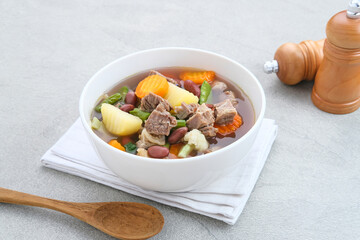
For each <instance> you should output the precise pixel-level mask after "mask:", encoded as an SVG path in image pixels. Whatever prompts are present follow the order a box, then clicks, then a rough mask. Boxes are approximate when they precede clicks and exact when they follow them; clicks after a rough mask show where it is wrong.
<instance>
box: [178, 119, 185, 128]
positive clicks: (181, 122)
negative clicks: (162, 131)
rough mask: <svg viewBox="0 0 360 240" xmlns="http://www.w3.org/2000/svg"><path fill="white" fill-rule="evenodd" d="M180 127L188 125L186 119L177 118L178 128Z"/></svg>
mask: <svg viewBox="0 0 360 240" xmlns="http://www.w3.org/2000/svg"><path fill="white" fill-rule="evenodd" d="M179 127H186V121H185V120H176V128H179Z"/></svg>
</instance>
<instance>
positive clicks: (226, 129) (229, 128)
mask: <svg viewBox="0 0 360 240" xmlns="http://www.w3.org/2000/svg"><path fill="white" fill-rule="evenodd" d="M242 123H243V122H242V118H241V116H240V115H239V114H236V115H235V117H234V121H233V122H232V123H230V124H228V125H224V126H220V125H217V124H214V127H215V128H217V129H218V133H219V134H221V135H228V134H230V133H233V132H235V131H236V129H238V128H239V127H240V126H241V125H242Z"/></svg>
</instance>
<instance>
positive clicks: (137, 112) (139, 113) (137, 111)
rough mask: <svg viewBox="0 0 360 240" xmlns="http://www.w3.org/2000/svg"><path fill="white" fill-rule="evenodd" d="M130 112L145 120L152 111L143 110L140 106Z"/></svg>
mask: <svg viewBox="0 0 360 240" xmlns="http://www.w3.org/2000/svg"><path fill="white" fill-rule="evenodd" d="M129 113H130V114H132V115H134V116H137V117H139V118H140V119H141V120H143V121H145V120H146V119H148V117H149V116H150V113H148V112H144V111H141V110H140V109H138V108H134V110H131V111H130V112H129Z"/></svg>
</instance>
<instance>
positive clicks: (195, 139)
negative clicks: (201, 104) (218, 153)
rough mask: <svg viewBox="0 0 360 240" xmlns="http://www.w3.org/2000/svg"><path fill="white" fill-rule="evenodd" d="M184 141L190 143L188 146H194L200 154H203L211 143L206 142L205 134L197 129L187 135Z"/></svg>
mask: <svg viewBox="0 0 360 240" xmlns="http://www.w3.org/2000/svg"><path fill="white" fill-rule="evenodd" d="M184 140H185V141H186V142H188V144H192V145H194V148H195V149H196V150H197V151H199V152H203V151H205V150H206V149H208V148H209V143H208V142H207V141H206V138H205V136H204V134H202V133H201V132H200V131H199V130H197V129H193V130H191V131H190V132H188V133H186V134H185V137H184Z"/></svg>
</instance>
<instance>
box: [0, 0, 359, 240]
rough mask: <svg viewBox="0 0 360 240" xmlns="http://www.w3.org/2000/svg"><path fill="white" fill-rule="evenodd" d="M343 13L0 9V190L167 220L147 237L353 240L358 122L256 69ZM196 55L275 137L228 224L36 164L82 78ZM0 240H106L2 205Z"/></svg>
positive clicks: (238, 7) (44, 213)
mask: <svg viewBox="0 0 360 240" xmlns="http://www.w3.org/2000/svg"><path fill="white" fill-rule="evenodd" d="M347 3H348V1H345V0H343V1H339V0H331V1H326V3H325V2H323V1H310V0H303V1H298V0H288V1H280V0H276V1H244V0H233V1H190V0H186V1H165V0H164V1H115V0H112V1H110V0H103V1H98V0H91V1H73V0H71V1H70V0H63V1H59V0H58V1H56V0H52V1H45V0H43V1H41V0H33V1H30V0H29V1H11V0H9V1H5V0H1V1H0V119H1V124H0V186H2V187H6V188H11V189H14V190H18V191H24V192H28V193H33V194H37V195H41V196H46V197H50V198H57V199H62V200H68V201H79V202H83V201H136V202H143V203H147V204H151V205H153V206H155V207H157V208H158V209H159V210H160V211H161V212H162V213H163V214H164V216H165V220H166V223H165V226H164V229H163V231H162V232H161V233H160V234H158V235H157V236H155V237H154V239H317V240H319V239H359V238H360V230H359V226H360V203H359V202H360V200H359V199H360V177H359V173H360V146H359V145H360V144H359V142H360V141H359V140H360V137H359V136H360V110H358V111H356V112H354V113H352V114H347V115H332V114H328V113H325V112H322V111H320V110H318V109H317V108H316V107H314V106H313V104H312V102H311V100H310V93H311V88H312V83H311V82H307V83H301V84H299V85H297V86H286V85H284V84H282V83H281V82H280V81H279V80H278V79H277V78H276V75H266V74H264V73H263V71H262V66H263V63H264V62H265V61H266V60H270V59H272V57H273V54H274V52H275V51H276V49H277V47H279V46H280V45H281V44H282V43H285V42H296V43H298V42H300V41H302V40H306V39H312V40H318V39H321V38H324V37H325V26H326V23H327V21H328V20H329V18H330V17H331V16H332V15H334V14H335V13H337V12H339V11H341V10H343V9H345V8H346V6H347ZM164 46H184V47H194V48H201V49H206V50H210V51H214V52H217V53H220V54H223V55H225V56H228V57H230V58H232V59H234V60H237V61H238V62H240V63H242V64H243V65H244V66H245V67H247V68H248V69H249V70H250V71H252V72H253V73H254V74H255V75H256V76H257V77H258V78H259V80H260V82H261V84H262V85H263V87H264V90H265V94H266V96H267V110H266V114H265V115H266V117H267V118H273V119H275V120H276V121H277V123H278V125H279V134H278V138H277V139H276V142H275V144H274V146H273V149H272V152H271V153H270V156H269V158H268V161H267V163H266V165H265V167H264V169H263V171H262V174H261V176H260V178H259V180H258V182H257V185H256V187H255V189H254V191H253V193H252V195H251V197H250V199H249V202H248V204H247V205H246V207H245V210H244V212H243V213H242V215H241V216H240V218H239V220H238V222H237V223H236V224H235V225H234V226H229V225H227V224H225V223H222V222H219V221H217V220H213V219H210V218H208V217H204V216H201V215H198V214H194V213H189V212H186V211H183V210H179V209H176V208H172V207H169V206H165V205H162V204H158V203H156V202H152V201H149V200H146V199H142V198H139V197H135V196H132V195H129V194H127V193H123V192H120V191H117V190H114V189H111V188H109V187H105V186H102V185H100V184H97V183H94V182H91V181H88V180H84V179H81V178H79V177H75V176H71V175H68V174H65V173H61V172H57V171H55V170H51V169H47V168H44V167H42V166H41V164H40V161H39V159H40V157H41V156H42V154H43V153H44V152H45V151H46V150H47V149H48V148H50V147H51V146H52V145H53V144H54V143H55V142H56V140H57V139H58V138H59V137H60V136H61V135H62V134H63V133H64V132H65V131H66V130H67V129H68V128H69V127H70V125H71V124H72V123H73V122H74V121H75V119H76V118H77V117H78V99H79V96H80V93H81V90H82V88H83V86H84V85H85V83H86V82H87V81H88V79H89V78H90V77H91V76H92V75H93V74H94V73H95V72H96V71H97V70H99V69H100V68H101V67H103V66H104V65H106V64H107V63H109V62H111V61H113V60H115V59H117V58H119V57H121V56H124V55H126V54H129V53H133V52H135V51H138V50H143V49H148V48H154V47H164ZM0 239H111V237H109V236H107V235H105V234H103V233H102V232H100V231H98V230H96V229H94V228H92V227H90V226H88V225H87V224H85V223H82V222H80V221H78V220H76V219H74V218H72V217H70V216H67V215H64V214H61V213H57V212H54V211H51V210H46V209H37V208H32V207H25V206H16V205H9V204H0Z"/></svg>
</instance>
